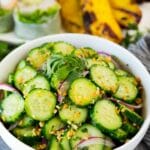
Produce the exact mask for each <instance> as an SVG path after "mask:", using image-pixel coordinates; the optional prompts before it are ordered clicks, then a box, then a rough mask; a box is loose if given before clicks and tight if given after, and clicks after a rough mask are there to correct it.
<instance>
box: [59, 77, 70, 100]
mask: <svg viewBox="0 0 150 150" xmlns="http://www.w3.org/2000/svg"><path fill="white" fill-rule="evenodd" d="M68 88H69V82H68V81H67V80H66V81H63V82H61V83H60V85H59V88H58V90H57V96H58V101H59V102H60V103H61V102H62V101H63V99H64V97H65V96H66V94H67V93H66V92H67V90H68Z"/></svg>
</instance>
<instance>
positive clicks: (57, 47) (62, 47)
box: [53, 41, 75, 56]
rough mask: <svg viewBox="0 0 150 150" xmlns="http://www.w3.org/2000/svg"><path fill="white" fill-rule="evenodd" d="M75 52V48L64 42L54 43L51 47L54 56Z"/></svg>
mask: <svg viewBox="0 0 150 150" xmlns="http://www.w3.org/2000/svg"><path fill="white" fill-rule="evenodd" d="M74 50H75V47H74V46H73V45H71V44H69V43H66V42H61V41H60V42H55V43H54V45H53V53H54V54H62V55H64V56H65V55H70V54H72V53H73V51H74Z"/></svg>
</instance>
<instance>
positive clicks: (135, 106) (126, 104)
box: [108, 98, 143, 109]
mask: <svg viewBox="0 0 150 150" xmlns="http://www.w3.org/2000/svg"><path fill="white" fill-rule="evenodd" d="M108 99H110V100H111V101H113V102H116V103H119V104H122V105H125V106H126V107H128V108H129V109H141V108H142V107H143V105H142V104H139V105H132V104H128V103H126V102H123V101H121V100H118V99H115V98H108Z"/></svg>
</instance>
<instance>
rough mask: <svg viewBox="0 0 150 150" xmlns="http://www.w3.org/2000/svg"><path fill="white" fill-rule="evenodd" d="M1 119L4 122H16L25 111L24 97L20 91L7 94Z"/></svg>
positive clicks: (2, 106)
mask: <svg viewBox="0 0 150 150" xmlns="http://www.w3.org/2000/svg"><path fill="white" fill-rule="evenodd" d="M1 108H2V112H1V119H2V120H3V121H4V122H15V121H16V120H17V119H18V118H19V117H20V115H21V114H22V112H23V111H24V99H23V98H22V96H21V95H20V94H18V93H12V94H10V95H9V96H7V97H6V98H5V99H4V100H3V101H2V104H1Z"/></svg>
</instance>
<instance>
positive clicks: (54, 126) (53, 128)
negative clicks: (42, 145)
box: [43, 117, 65, 139]
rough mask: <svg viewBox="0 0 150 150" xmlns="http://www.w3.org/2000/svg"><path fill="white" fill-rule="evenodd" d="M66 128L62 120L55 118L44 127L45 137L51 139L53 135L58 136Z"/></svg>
mask: <svg viewBox="0 0 150 150" xmlns="http://www.w3.org/2000/svg"><path fill="white" fill-rule="evenodd" d="M64 127H65V123H64V122H62V121H61V120H60V118H59V117H54V118H52V119H51V120H49V121H48V122H47V123H46V124H45V126H44V127H43V133H44V136H45V137H46V138H47V139H50V138H51V136H52V135H55V134H56V135H57V132H59V131H60V130H61V129H63V128H64Z"/></svg>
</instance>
